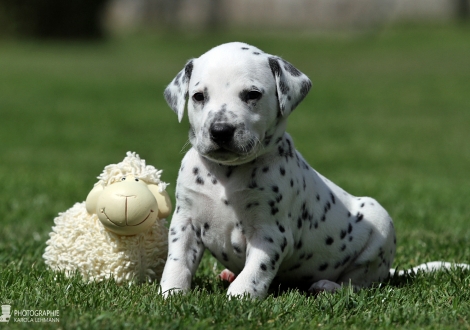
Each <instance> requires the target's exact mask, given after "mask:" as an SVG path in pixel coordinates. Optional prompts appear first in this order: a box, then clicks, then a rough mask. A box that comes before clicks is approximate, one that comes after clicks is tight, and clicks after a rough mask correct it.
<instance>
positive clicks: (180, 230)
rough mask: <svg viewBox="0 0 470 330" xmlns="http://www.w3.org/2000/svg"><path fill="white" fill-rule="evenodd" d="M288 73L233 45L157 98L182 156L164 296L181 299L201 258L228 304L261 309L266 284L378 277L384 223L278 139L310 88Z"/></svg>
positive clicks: (387, 224) (278, 63) (379, 213)
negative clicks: (251, 302)
mask: <svg viewBox="0 0 470 330" xmlns="http://www.w3.org/2000/svg"><path fill="white" fill-rule="evenodd" d="M311 85H312V84H311V81H310V80H309V78H308V77H307V76H306V75H305V74H303V73H302V72H300V71H299V70H298V69H297V68H295V67H294V66H293V65H292V64H290V63H289V62H287V61H285V60H283V59H282V58H280V57H277V56H273V55H269V54H266V53H264V52H263V51H261V50H259V49H258V48H255V47H253V46H251V45H247V44H244V43H239V42H233V43H228V44H223V45H220V46H218V47H215V48H213V49H211V50H210V51H208V52H207V53H205V54H203V55H202V56H200V57H199V58H196V59H192V60H190V61H189V62H187V64H186V65H185V67H184V68H183V69H182V70H181V71H180V72H179V73H178V74H177V76H176V77H175V78H174V79H173V81H172V82H171V83H170V85H169V86H168V87H167V88H166V89H165V93H164V96H165V98H166V101H167V102H168V104H169V106H170V107H171V109H173V111H174V112H176V114H177V115H178V120H179V121H180V122H181V119H182V117H183V113H184V110H185V106H186V102H187V107H188V115H189V123H190V130H189V141H190V143H191V145H192V148H191V149H190V150H189V151H188V152H187V153H186V155H185V156H184V159H183V161H182V164H181V168H180V171H179V175H178V180H177V186H176V207H175V212H174V214H173V218H172V222H171V226H170V235H169V252H168V259H167V263H166V265H165V269H164V272H163V276H162V280H161V287H162V292H163V293H164V295H168V294H169V293H172V292H178V291H183V292H186V291H188V290H189V289H190V287H191V280H192V277H193V275H194V273H195V272H196V269H197V267H198V265H199V262H200V260H201V258H202V255H203V252H204V250H205V249H208V250H209V251H210V252H211V253H212V255H213V256H214V257H215V258H217V260H218V261H220V262H221V263H222V264H223V265H224V266H225V267H226V268H227V270H226V271H224V272H223V273H222V277H223V278H226V279H230V280H231V281H232V283H231V284H230V286H229V288H228V295H229V296H241V295H249V296H251V297H255V298H263V297H265V296H266V295H267V292H268V288H269V287H270V286H271V285H272V284H273V283H280V284H286V285H292V286H295V287H298V288H304V289H306V290H310V291H314V292H318V291H335V290H337V289H338V288H340V287H341V286H342V285H352V286H354V287H356V288H361V287H367V286H370V285H371V284H372V283H374V282H380V281H383V280H384V279H386V278H387V277H388V276H389V275H390V266H391V264H392V262H393V258H394V256H395V249H396V238H395V231H394V227H393V222H392V219H391V218H390V216H389V214H388V213H387V211H386V210H385V209H384V208H383V207H382V206H381V205H380V204H379V203H378V202H377V201H376V200H374V199H372V198H370V197H355V196H352V195H351V194H349V193H347V192H346V191H344V190H343V189H341V188H340V187H338V186H337V185H335V184H334V183H333V182H331V181H329V180H328V179H327V178H325V177H324V176H322V175H321V174H319V173H318V172H316V171H315V170H314V169H312V168H311V167H310V166H309V165H308V164H307V162H306V161H305V160H304V158H303V157H302V156H301V155H300V153H299V152H297V151H296V149H295V147H294V142H293V141H292V138H291V137H290V136H289V134H287V133H286V132H285V129H286V121H287V118H288V116H289V115H290V114H291V112H292V111H293V110H294V109H295V108H296V107H297V105H298V104H299V103H300V102H301V101H302V100H303V98H304V97H305V96H306V95H307V93H308V92H309V90H310V88H311Z"/></svg>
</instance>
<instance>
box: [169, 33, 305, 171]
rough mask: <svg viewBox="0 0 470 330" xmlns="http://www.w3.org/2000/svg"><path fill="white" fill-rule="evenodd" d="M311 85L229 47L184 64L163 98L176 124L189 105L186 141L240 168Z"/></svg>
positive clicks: (264, 58) (284, 65)
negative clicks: (187, 138) (188, 127)
mask: <svg viewBox="0 0 470 330" xmlns="http://www.w3.org/2000/svg"><path fill="white" fill-rule="evenodd" d="M311 85H312V84H311V82H310V80H309V79H308V77H307V76H306V75H304V74H303V73H302V72H300V71H299V70H298V69H296V68H295V67H294V66H293V65H292V64H290V63H289V62H287V61H285V60H283V59H281V58H279V57H276V56H272V55H269V54H266V53H264V52H262V51H261V50H259V49H257V48H255V47H253V46H250V45H247V44H244V43H239V42H233V43H228V44H223V45H220V46H218V47H215V48H213V49H211V50H210V51H208V52H207V53H205V54H203V55H202V56H201V57H199V58H196V59H192V60H190V61H188V63H187V64H186V65H185V67H184V68H183V69H182V70H181V71H180V72H179V73H178V74H177V75H176V77H175V78H174V79H173V81H172V82H171V83H170V84H169V85H168V87H167V88H166V89H165V93H164V95H165V99H166V101H167V102H168V105H169V106H170V107H171V108H172V109H173V111H175V112H176V113H177V115H178V120H179V121H180V122H181V119H182V118H183V113H184V108H185V104H186V100H187V101H188V115H189V123H190V131H189V140H190V142H191V144H192V145H193V147H194V148H195V149H196V150H197V151H198V152H199V154H201V155H202V156H204V157H205V158H207V159H210V160H212V161H214V162H217V163H220V164H225V165H238V164H243V163H246V162H249V161H251V160H253V159H254V158H256V157H257V156H259V155H260V154H262V153H264V152H266V151H267V150H269V149H270V147H272V145H274V143H275V140H276V139H277V137H279V136H281V135H282V134H283V132H284V129H285V118H287V116H288V115H289V114H290V113H291V112H292V110H294V109H295V108H296V107H297V105H298V104H299V103H300V102H301V101H302V100H303V98H304V97H305V96H306V95H307V93H308V92H309V90H310V87H311Z"/></svg>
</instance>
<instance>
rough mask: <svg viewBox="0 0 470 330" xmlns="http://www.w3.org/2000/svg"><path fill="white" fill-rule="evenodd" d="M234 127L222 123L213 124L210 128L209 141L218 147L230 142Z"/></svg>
mask: <svg viewBox="0 0 470 330" xmlns="http://www.w3.org/2000/svg"><path fill="white" fill-rule="evenodd" d="M234 132H235V126H232V125H230V124H224V123H213V124H212V125H211V127H210V135H211V140H212V141H214V142H215V143H217V144H218V145H224V144H227V143H229V142H230V141H232V138H233V133H234Z"/></svg>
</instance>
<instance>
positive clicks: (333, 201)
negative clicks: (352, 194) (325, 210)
mask: <svg viewBox="0 0 470 330" xmlns="http://www.w3.org/2000/svg"><path fill="white" fill-rule="evenodd" d="M330 196H331V202H332V203H333V204H336V199H335V195H333V193H331V192H330Z"/></svg>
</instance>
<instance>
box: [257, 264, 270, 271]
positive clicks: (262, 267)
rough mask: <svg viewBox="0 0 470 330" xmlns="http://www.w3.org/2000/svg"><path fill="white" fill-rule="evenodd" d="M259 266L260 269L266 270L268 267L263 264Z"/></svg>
mask: <svg viewBox="0 0 470 330" xmlns="http://www.w3.org/2000/svg"><path fill="white" fill-rule="evenodd" d="M259 268H261V270H266V269H268V267H266V265H265V264H261V265H259Z"/></svg>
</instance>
